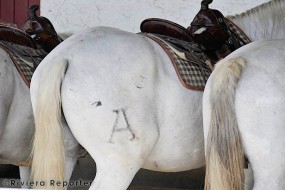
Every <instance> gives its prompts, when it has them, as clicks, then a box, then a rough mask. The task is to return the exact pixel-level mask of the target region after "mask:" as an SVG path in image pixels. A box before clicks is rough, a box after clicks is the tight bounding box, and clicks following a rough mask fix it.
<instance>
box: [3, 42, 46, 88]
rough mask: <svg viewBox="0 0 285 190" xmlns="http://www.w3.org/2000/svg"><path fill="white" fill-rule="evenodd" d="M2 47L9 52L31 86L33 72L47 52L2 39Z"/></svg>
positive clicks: (23, 77) (20, 72)
mask: <svg viewBox="0 0 285 190" xmlns="http://www.w3.org/2000/svg"><path fill="white" fill-rule="evenodd" d="M0 48H2V49H3V50H5V51H6V52H7V54H8V55H9V56H10V58H11V60H12V61H13V63H14V65H15V67H16V69H17V71H18V72H19V74H20V76H21V77H22V79H23V80H24V82H25V84H26V85H27V86H28V87H30V82H31V79H32V76H33V73H34V71H35V69H36V67H37V66H38V65H39V63H40V62H41V61H42V60H43V58H44V57H45V56H46V55H47V53H46V52H45V51H43V50H40V49H33V48H30V47H26V46H21V45H18V44H14V43H11V42H7V41H0Z"/></svg>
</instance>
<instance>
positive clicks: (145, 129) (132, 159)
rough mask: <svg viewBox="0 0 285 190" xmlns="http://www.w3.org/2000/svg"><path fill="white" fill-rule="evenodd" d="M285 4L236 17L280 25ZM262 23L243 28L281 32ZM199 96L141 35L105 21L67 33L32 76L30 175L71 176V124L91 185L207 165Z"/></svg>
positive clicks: (120, 184) (112, 185) (118, 185)
mask: <svg viewBox="0 0 285 190" xmlns="http://www.w3.org/2000/svg"><path fill="white" fill-rule="evenodd" d="M275 4H276V5H275ZM284 7H285V4H284V2H283V1H278V0H275V1H272V2H270V3H267V4H266V5H263V6H260V7H258V8H256V9H255V10H252V11H249V12H247V13H246V14H242V15H240V16H237V17H234V18H233V20H235V19H238V18H239V19H240V20H242V19H241V18H244V19H245V21H244V22H246V20H248V18H255V17H259V16H260V15H262V12H266V14H268V15H267V17H268V18H271V19H268V20H259V22H260V24H264V25H265V26H268V25H269V23H272V24H273V25H274V26H275V25H276V26H277V25H278V26H279V25H281V26H282V27H283V29H282V30H284V29H285V28H284V27H285V24H284V15H285V14H284V12H282V11H281V10H284ZM269 10H270V11H269ZM278 14H281V15H282V16H280V15H278ZM277 15H278V16H277ZM253 20H255V22H258V19H257V18H256V19H253ZM249 22H251V20H249ZM257 25H259V23H257ZM265 26H264V27H261V29H259V31H257V33H260V35H252V33H253V32H248V33H249V36H250V37H251V39H252V40H257V39H259V38H282V37H283V38H284V37H285V36H284V33H276V32H274V31H273V32H272V33H267V35H266V36H263V35H262V34H263V29H265V28H266V27H265ZM244 27H245V28H246V27H247V26H246V25H245V26H244ZM245 28H242V29H244V30H245V31H249V30H247V29H245ZM251 29H252V30H254V31H256V30H255V29H253V28H252V27H251ZM202 95H203V93H202V92H199V91H190V90H187V89H186V88H184V87H183V86H182V85H181V84H180V82H179V79H178V77H177V76H176V73H175V71H174V69H173V66H172V64H171V61H170V60H169V58H168V56H167V55H166V53H165V52H164V51H163V50H162V48H161V47H160V46H159V45H158V44H156V43H155V42H154V41H152V40H150V39H148V38H146V37H143V36H140V35H137V34H132V33H129V32H125V31H121V30H118V29H112V28H106V27H95V28H91V29H88V30H86V31H83V32H81V33H78V34H75V35H73V36H71V37H70V38H68V39H67V40H66V41H64V42H63V43H62V44H60V45H59V46H58V47H57V48H56V49H54V51H52V53H50V54H49V55H48V56H47V57H46V58H45V59H44V60H43V62H42V63H41V64H40V66H39V67H38V68H37V70H36V72H35V74H34V76H33V79H32V84H31V98H32V104H33V109H34V111H35V122H36V132H35V139H34V149H33V167H32V170H33V176H34V181H41V180H43V181H45V183H46V184H45V185H47V186H49V187H50V188H54V186H56V185H55V184H54V183H53V182H54V181H56V182H57V181H59V182H60V181H63V180H64V179H65V180H68V177H66V176H65V177H64V160H65V156H66V155H69V154H64V149H65V147H64V146H65V145H66V144H68V141H66V140H62V138H61V135H62V134H63V135H64V134H65V132H67V131H69V130H70V131H71V132H72V134H73V135H74V136H75V138H76V140H77V141H78V142H79V143H80V144H81V145H82V146H83V147H84V148H85V149H86V150H87V151H88V152H89V153H90V155H91V156H92V157H93V159H94V160H95V161H96V165H97V174H96V178H95V181H94V182H93V183H92V186H91V189H96V190H100V189H102V190H105V189H108V190H112V189H116V190H123V189H126V188H127V187H128V186H129V184H130V183H131V181H132V179H133V177H134V175H135V174H136V172H137V171H138V170H139V169H140V168H146V169H150V170H156V171H168V172H169V171H171V172H177V171H183V170H190V169H194V168H199V167H202V166H204V165H205V157H204V139H203V127H202ZM61 103H62V104H61ZM62 113H63V115H62ZM63 116H64V117H63ZM67 123H68V125H67ZM61 126H63V131H62V128H61ZM65 167H66V166H65ZM66 168H67V167H66ZM49 180H53V181H52V184H51V183H50V181H49ZM67 184H68V183H67V182H65V184H63V183H61V184H60V183H59V186H60V187H62V186H66V185H67Z"/></svg>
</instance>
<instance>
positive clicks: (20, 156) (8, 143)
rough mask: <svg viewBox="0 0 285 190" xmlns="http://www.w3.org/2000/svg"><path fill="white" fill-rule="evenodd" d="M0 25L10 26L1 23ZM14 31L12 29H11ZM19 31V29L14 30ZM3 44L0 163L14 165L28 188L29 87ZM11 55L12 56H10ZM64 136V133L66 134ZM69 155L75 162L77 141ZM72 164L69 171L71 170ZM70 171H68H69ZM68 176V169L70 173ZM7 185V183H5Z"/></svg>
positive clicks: (31, 132)
mask: <svg viewBox="0 0 285 190" xmlns="http://www.w3.org/2000/svg"><path fill="white" fill-rule="evenodd" d="M0 24H1V25H4V26H7V27H13V26H11V25H8V24H6V23H3V22H1V23H0ZM15 30H16V29H15ZM18 33H21V31H18ZM9 52H10V51H9V50H8V49H7V48H5V46H4V45H1V47H0V79H1V80H0V87H1V91H0V164H12V165H17V166H19V168H20V178H21V180H22V182H23V183H22V184H20V183H19V184H17V186H18V185H21V186H22V187H29V179H30V173H31V171H30V170H31V169H30V165H31V159H30V154H31V150H32V139H33V135H34V116H33V111H32V105H31V100H30V90H29V87H28V86H27V84H26V83H25V82H24V80H23V79H22V77H21V76H20V74H19V72H18V71H17V69H16V67H15V65H14V63H13V61H12V59H14V60H16V59H15V58H13V56H12V55H11V54H10V53H9ZM11 56H12V57H11ZM66 135H68V134H67V133H66ZM70 135H71V134H70ZM72 139H74V138H73V137H72V138H71V140H70V147H69V148H68V149H69V150H70V155H71V157H72V163H73V164H75V162H76V160H77V158H76V150H77V148H78V143H77V141H74V144H71V142H72ZM73 167H74V166H72V167H71V168H72V170H73ZM72 170H71V171H72ZM70 175H71V172H70ZM6 185H8V186H9V183H8V184H6Z"/></svg>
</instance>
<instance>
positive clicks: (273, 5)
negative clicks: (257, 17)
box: [227, 0, 285, 19]
mask: <svg viewBox="0 0 285 190" xmlns="http://www.w3.org/2000/svg"><path fill="white" fill-rule="evenodd" d="M282 5H283V6H282ZM284 5H285V1H284V0H271V1H269V2H266V3H263V4H261V5H259V6H256V7H254V8H252V9H250V10H247V11H245V12H243V13H241V14H236V15H230V16H227V17H228V18H229V19H236V18H238V17H245V16H250V15H252V14H265V15H268V14H269V13H274V12H275V13H276V11H277V12H278V13H280V12H281V13H282V14H285V9H284Z"/></svg>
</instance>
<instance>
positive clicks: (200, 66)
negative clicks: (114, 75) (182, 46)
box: [141, 33, 212, 91]
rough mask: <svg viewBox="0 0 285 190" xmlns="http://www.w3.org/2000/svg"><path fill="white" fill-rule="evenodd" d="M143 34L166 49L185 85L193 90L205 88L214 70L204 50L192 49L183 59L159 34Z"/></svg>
mask: <svg viewBox="0 0 285 190" xmlns="http://www.w3.org/2000/svg"><path fill="white" fill-rule="evenodd" d="M141 34H142V35H145V36H147V37H149V38H150V39H152V40H154V41H155V42H157V43H158V44H159V45H160V46H161V47H162V48H163V49H164V51H165V52H166V54H167V55H168V56H169V58H170V60H171V62H172V64H173V66H174V68H175V71H176V73H177V75H178V77H179V80H180V82H181V83H182V84H183V86H184V87H186V88H188V89H191V90H198V91H203V90H204V87H205V85H206V82H207V80H208V78H209V76H210V74H211V73H212V70H211V66H210V64H207V59H208V58H207V57H206V56H205V55H204V54H203V53H202V52H195V51H191V55H190V56H189V55H188V56H187V57H188V58H185V59H183V58H181V56H179V55H178V53H177V52H179V51H176V50H175V48H174V47H172V46H171V45H170V44H168V43H167V42H166V41H164V40H163V39H162V38H160V37H159V36H158V35H155V34H149V33H141ZM189 58H190V59H189ZM208 61H209V60H208Z"/></svg>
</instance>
